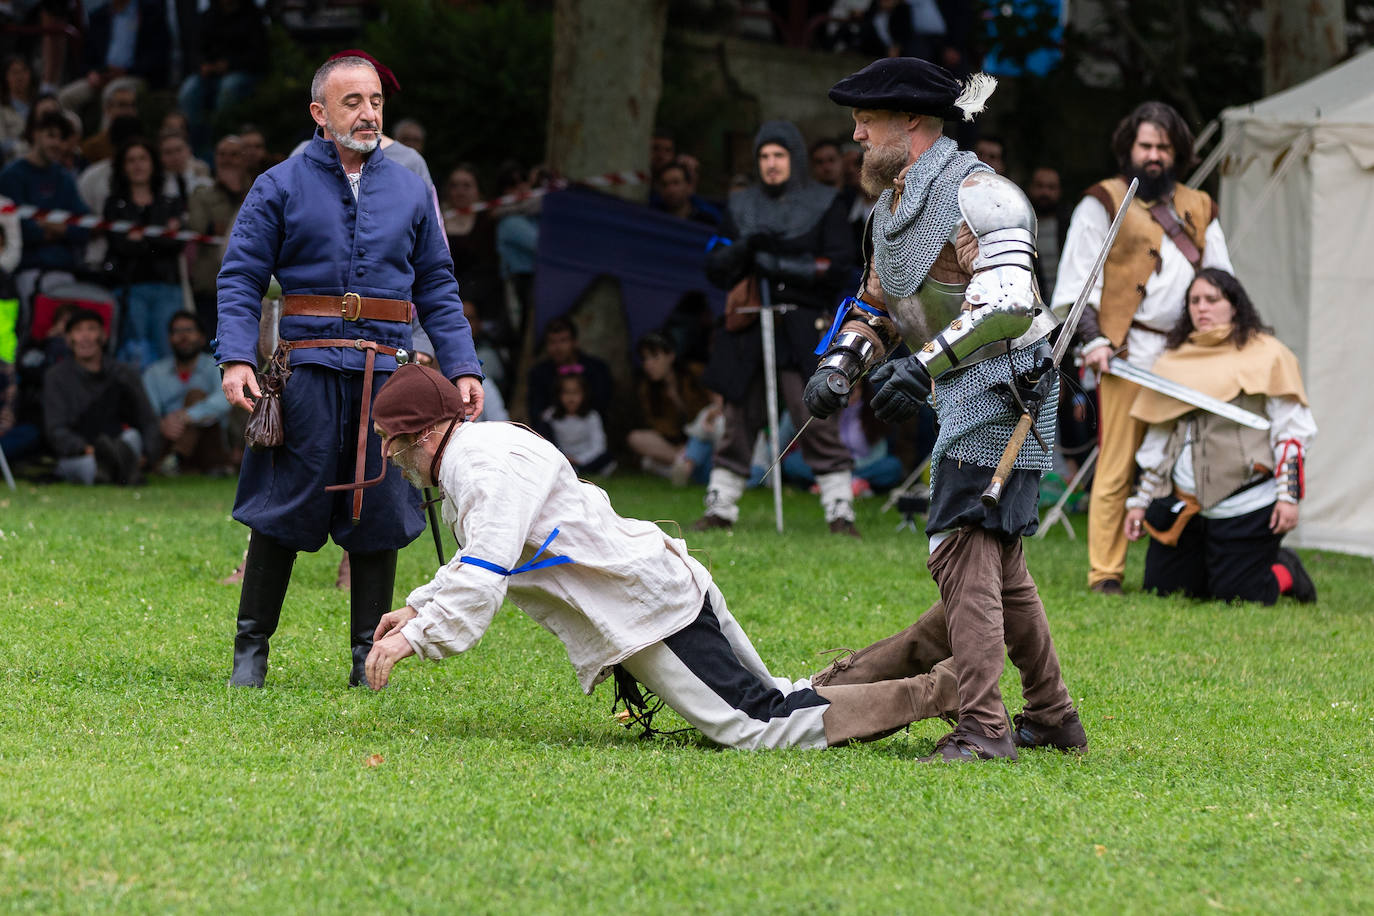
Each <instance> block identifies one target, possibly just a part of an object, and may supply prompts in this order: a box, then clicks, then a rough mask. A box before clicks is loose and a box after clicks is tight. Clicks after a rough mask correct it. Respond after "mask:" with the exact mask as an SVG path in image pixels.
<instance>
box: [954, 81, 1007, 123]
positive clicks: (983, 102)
mask: <svg viewBox="0 0 1374 916" xmlns="http://www.w3.org/2000/svg"><path fill="white" fill-rule="evenodd" d="M996 88H997V78H996V77H992V76H988V75H987V74H986V73H975V74H973V76H970V77H969V78H968V82H967V83H965V84H964V90H963V92H960V93H959V97H958V98H957V99H955V100H954V107H955V108H958V109H959V110H960V111H962V112H963V113H964V120H965V121H972V120H973V116H974V115H976V114H978V113H979V112H981V111H982V110H983V109H984V108H985V107H987V104H988V98H989V97H991V96H992V93H993V91H994V90H995V89H996Z"/></svg>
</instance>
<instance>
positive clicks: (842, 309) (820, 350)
mask: <svg viewBox="0 0 1374 916" xmlns="http://www.w3.org/2000/svg"><path fill="white" fill-rule="evenodd" d="M850 306H853V307H854V308H856V309H859V310H861V311H865V312H868V314H870V315H877V316H878V317H879V318H886V317H887V312H885V311H883V310H882V309H875V308H874V307H873V306H871V305H869V304H868V303H867V302H864V301H863V300H862V299H855V298H854V297H853V296H845V297H844V300H843V301H842V302H840V305H839V308H837V309H835V320H834V321H832V322H831V323H830V330H828V331H826V332H825V336H824V337H822V338H821V342H820V343H819V344H817V345H816V349H815V350H813V351H812V353H814V354H815V355H816V356H823V355H824V354H825V351H826V350H828V349H830V342H831V341H832V340H834V339H835V335H836V334H838V333H839V332H840V325H842V324H844V316H845V315H848V314H849V307H850Z"/></svg>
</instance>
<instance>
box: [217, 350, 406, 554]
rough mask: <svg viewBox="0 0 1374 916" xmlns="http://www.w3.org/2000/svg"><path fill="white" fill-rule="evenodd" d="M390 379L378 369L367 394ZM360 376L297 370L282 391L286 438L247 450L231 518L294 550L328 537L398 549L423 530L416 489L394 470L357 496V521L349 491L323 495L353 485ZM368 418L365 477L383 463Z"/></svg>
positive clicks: (343, 543) (359, 546)
mask: <svg viewBox="0 0 1374 916" xmlns="http://www.w3.org/2000/svg"><path fill="white" fill-rule="evenodd" d="M389 377H390V373H383V372H377V373H374V374H373V377H372V388H373V391H372V394H373V397H374V398H375V397H376V394H377V389H379V388H381V387H382V383H383V382H385V381H386V380H387V378H389ZM362 389H363V376H362V373H361V372H358V373H346V372H336V371H335V370H333V369H326V368H323V367H320V366H310V365H303V366H297V367H295V369H294V370H293V371H292V373H291V378H290V379H289V380H287V383H286V390H285V392H284V393H283V394H282V422H283V424H284V426H285V428H286V441H285V442H284V443H283V444H282V445H280V446H278V447H277V448H273V449H264V450H262V451H254V450H251V449H250V450H249V451H247V452H245V453H244V456H243V466H242V467H241V468H240V469H239V487H238V495H237V496H236V497H235V499H234V518H235V519H237V520H238V521H240V522H242V523H243V524H245V525H247V526H248V527H249V528H252V529H253V530H254V531H261V532H262V533H263V534H266V535H269V536H270V537H272V538H275V539H276V540H278V541H280V542H281V543H282V544H283V545H285V546H287V547H291V548H293V549H295V550H307V551H315V550H319V549H320V548H321V547H323V546H324V543H325V541H326V540H327V539H329V538H331V537H332V538H333V539H334V543H336V544H338V545H339V546H340V547H342V548H344V549H345V550H356V551H360V552H371V551H376V550H399V549H400V548H402V547H404V546H406V545H407V544H409V543H410V542H411V541H413V540H415V538H417V537H419V535H420V533H421V532H422V531H424V529H425V517H424V513H423V512H421V510H420V505H421V503H420V492H419V491H418V490H416V489H415V488H414V487H412V486H411V485H410V484H409V483H407V482H406V481H405V479H404V478H403V477H402V476H401V472H400V471H399V470H398V469H397V468H396V467H395V466H392V467H390V468H389V469H388V472H387V475H386V479H385V480H383V481H382V482H381V483H380V484H378V485H377V486H375V487H371V488H369V489H367V490H364V491H363V511H362V518H361V519H360V520H359V522H358V523H357V524H356V525H355V524H354V523H353V493H352V492H348V491H345V492H342V493H326V492H325V489H324V488H325V487H326V486H328V485H330V484H336V483H351V482H352V481H353V468H354V464H355V454H356V451H357V444H358V408H359V406H360V403H361V400H362ZM371 426H372V424H371V420H370V419H369V421H368V441H367V456H366V467H365V473H364V475H363V476H364V477H365V478H372V477H375V476H376V475H377V474H378V473H379V472H380V470H381V466H382V440H381V439H380V438H379V437H378V436H377V434H376V432H374V431H373V430H372V428H371Z"/></svg>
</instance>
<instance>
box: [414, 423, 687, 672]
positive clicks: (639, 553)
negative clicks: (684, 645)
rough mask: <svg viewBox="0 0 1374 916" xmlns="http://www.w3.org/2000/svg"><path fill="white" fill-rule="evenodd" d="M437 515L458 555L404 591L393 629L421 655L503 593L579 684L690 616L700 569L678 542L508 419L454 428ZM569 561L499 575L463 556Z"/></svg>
mask: <svg viewBox="0 0 1374 916" xmlns="http://www.w3.org/2000/svg"><path fill="white" fill-rule="evenodd" d="M438 483H439V485H440V487H441V488H442V489H443V493H444V503H443V517H444V521H445V523H446V524H448V526H449V527H450V528H451V529H452V531H453V533H454V536H455V537H457V539H458V543H459V545H460V550H459V555H458V556H455V557H454V558H453V559H452V560H451V561H449V563H448V564H447V565H446V566H444V567H442V568H440V569H439V571H438V573H437V574H436V575H435V577H434V579H433V580H432V581H430V582H428V583H426V584H425V585H422V586H420V587H419V588H417V589H415V590H414V591H413V592H411V593H410V596H409V597H408V598H407V599H406V603H407V604H408V605H410V606H411V607H413V608H414V609H415V610H416V612H417V616H416V617H415V618H414V619H412V620H411V621H410V622H408V623H407V624H406V625H405V627H404V628H403V629H402V631H401V632H402V633H403V634H404V635H405V637H406V639H407V640H408V641H409V642H410V645H411V647H412V648H414V650H415V652H416V654H418V655H420V656H422V657H424V658H428V659H431V660H438V659H441V658H444V657H446V656H450V655H455V654H457V653H459V652H464V651H466V650H468V649H470V648H472V647H473V646H474V645H476V644H477V642H478V641H479V640H480V639H481V638H482V634H483V633H485V632H486V630H487V627H488V626H490V624H491V621H492V618H493V617H494V616H495V615H496V611H497V610H498V609H499V608H500V607H501V602H502V600H503V599H505V598H507V597H508V598H510V600H511V601H512V602H513V603H514V604H515V605H516V606H517V607H519V608H520V609H521V610H522V611H524V612H525V613H526V614H529V615H530V617H532V618H534V619H535V620H536V621H538V622H539V623H540V624H541V625H542V626H543V627H544V628H545V629H547V630H549V632H551V633H553V634H554V635H555V636H557V637H558V638H559V639H560V640H561V641H562V642H563V644H564V646H566V647H567V651H568V660H569V661H571V662H572V665H573V668H574V669H576V671H577V679H578V682H579V683H580V684H581V685H582V689H583V690H584V691H586V692H587V693H591V691H592V688H593V687H594V686H595V685H596V684H597V683H598V682H599V681H600V680H602V679H603V678H605V677H606V676H607V675H608V674H609V671H608V669H609V667H610V666H611V665H614V664H617V663H619V662H621V661H624V660H625V659H626V658H628V657H629V656H631V655H634V654H635V653H636V652H639V651H640V650H642V649H644V648H646V647H648V646H650V645H653V644H654V643H656V642H659V641H661V640H663V639H665V638H667V637H668V636H671V635H672V634H674V633H676V632H677V631H679V630H681V629H682V628H683V627H685V626H687V625H688V624H690V623H691V622H692V621H693V620H695V619H696V617H697V615H699V614H700V613H701V610H702V604H703V602H704V601H705V599H706V596H707V592H708V590H709V589H710V588H711V576H710V573H708V572H707V571H706V569H705V567H703V566H702V565H701V564H700V563H698V562H697V561H696V560H694V559H692V558H691V557H690V556H688V554H687V545H686V543H685V542H684V541H682V540H681V539H677V538H670V537H668V536H667V535H666V534H664V533H663V532H662V531H660V530H659V528H658V527H657V526H656V525H654V524H652V523H650V522H645V521H639V520H636V519H627V518H622V517H621V516H619V515H617V514H616V513H615V510H614V509H612V508H611V503H610V500H609V499H608V498H607V496H606V494H605V492H604V491H603V490H602V489H601V488H600V487H597V486H595V485H593V484H590V483H587V482H585V481H581V480H578V479H577V477H576V475H575V474H574V472H573V469H572V467H571V466H570V465H569V464H568V462H567V460H566V459H565V458H564V457H563V455H562V454H560V453H559V451H558V449H557V448H555V447H554V446H553V444H551V443H550V442H548V441H546V440H544V439H542V438H540V437H539V436H537V435H535V434H533V433H531V432H530V431H529V430H527V429H524V428H522V427H520V426H516V425H514V424H509V423H464V424H462V425H460V426H459V427H458V429H456V430H455V431H454V433H453V435H452V437H451V438H450V439H449V443H448V445H447V447H446V448H445V450H444V456H443V460H442V462H441V465H440V468H439V481H438ZM555 528H557V529H559V534H558V537H557V539H555V540H554V541H553V543H552V544H550V545H549V549H548V550H547V551H546V552H545V554H544V557H541V559H543V558H546V557H549V556H557V555H562V556H567V557H569V558H571V559H572V561H573V562H572V563H567V564H563V565H559V566H551V567H545V568H542V569H535V570H531V571H528V572H522V573H519V574H517V575H514V576H503V575H501V574H499V573H495V572H492V571H490V570H487V569H483V568H482V567H480V566H477V565H475V564H473V563H465V562H463V556H469V557H475V558H478V559H482V560H485V561H487V562H489V563H494V564H496V565H498V566H500V567H502V568H504V569H507V570H510V569H514V568H515V567H518V566H520V565H522V564H524V563H527V562H529V561H530V560H531V559H532V558H534V556H535V554H536V553H537V552H538V551H539V547H540V545H541V544H543V542H544V539H545V538H547V537H548V536H549V535H550V534H551V533H552V532H553V530H554V529H555Z"/></svg>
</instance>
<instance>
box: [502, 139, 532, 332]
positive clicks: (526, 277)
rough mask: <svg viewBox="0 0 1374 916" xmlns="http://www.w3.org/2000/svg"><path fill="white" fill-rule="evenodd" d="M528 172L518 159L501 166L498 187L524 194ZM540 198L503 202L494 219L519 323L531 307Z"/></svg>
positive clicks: (528, 187)
mask: <svg viewBox="0 0 1374 916" xmlns="http://www.w3.org/2000/svg"><path fill="white" fill-rule="evenodd" d="M530 187H531V186H530V179H529V174H528V173H527V172H526V171H525V169H524V168H523V167H522V166H521V165H520V164H519V163H518V162H507V163H505V164H504V165H502V166H501V170H500V174H499V176H498V178H497V191H498V192H499V193H500V195H501V196H502V197H505V196H506V195H508V194H517V195H519V194H526V193H528V192H529V191H530ZM538 214H539V201H538V200H526V201H520V202H517V203H514V204H508V205H506V206H503V207H502V208H501V210H500V217H499V220H498V221H497V223H496V253H497V255H498V256H499V259H500V263H501V276H503V277H505V278H506V279H508V280H510V282H511V286H512V287H514V288H515V297H516V298H517V299H518V300H519V306H520V308H519V313H520V316H521V319H520V326H521V327H522V328H523V327H524V323H525V320H526V319H527V317H528V315H529V314H530V313H531V312H532V311H533V309H534V259H535V254H536V253H537V252H538V250H539V216H538Z"/></svg>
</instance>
